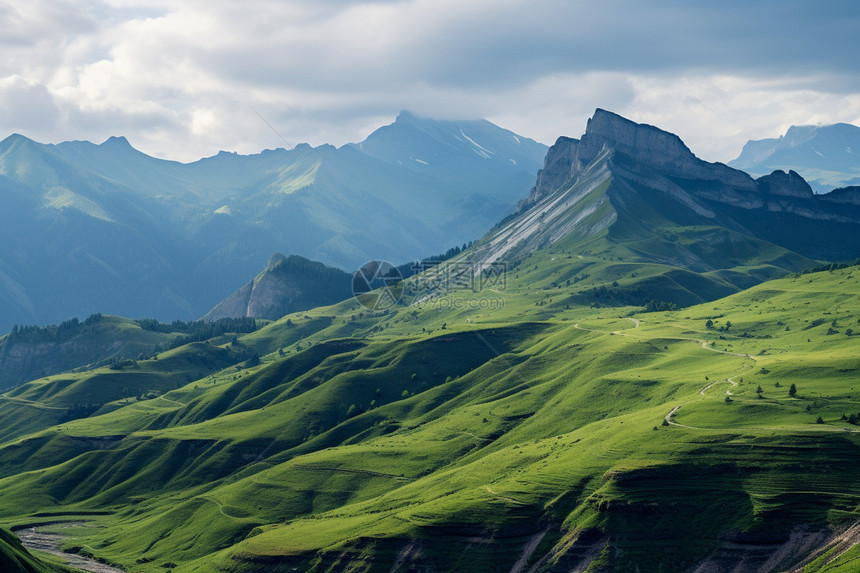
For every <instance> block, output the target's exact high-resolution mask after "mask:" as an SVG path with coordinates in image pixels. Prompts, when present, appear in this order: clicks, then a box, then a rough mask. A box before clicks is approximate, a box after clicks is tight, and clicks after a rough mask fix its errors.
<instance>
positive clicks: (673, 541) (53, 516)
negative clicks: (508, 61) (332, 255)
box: [0, 110, 860, 573]
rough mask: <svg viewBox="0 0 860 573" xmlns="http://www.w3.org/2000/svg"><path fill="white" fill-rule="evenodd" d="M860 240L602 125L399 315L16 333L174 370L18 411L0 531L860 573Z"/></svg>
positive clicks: (509, 564)
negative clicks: (859, 462)
mask: <svg viewBox="0 0 860 573" xmlns="http://www.w3.org/2000/svg"><path fill="white" fill-rule="evenodd" d="M466 141H468V140H466ZM476 141H477V140H476ZM482 145H483V144H482ZM487 149H489V148H487ZM403 154H404V157H415V152H414V151H413V150H404V151H403ZM475 155H476V156H479V157H481V156H480V154H478V153H477V152H475ZM420 159H422V160H423V161H427V162H428V163H429V160H427V159H426V156H422V157H420ZM484 159H486V158H484ZM419 165H423V164H422V163H419ZM858 237H860V201H858V194H857V191H856V190H853V189H846V190H842V191H833V192H830V193H828V194H824V195H815V194H814V193H813V192H812V190H811V188H810V187H809V185H808V184H807V183H806V182H805V181H804V179H803V177H801V176H800V175H799V174H798V173H797V172H793V171H790V170H789V171H787V172H786V171H775V172H772V173H770V174H766V175H763V176H761V177H758V178H753V177H752V176H750V175H748V174H746V173H744V172H741V171H738V170H735V169H732V168H731V167H728V166H726V165H723V164H718V163H708V162H704V161H701V160H699V159H698V158H696V156H695V155H694V154H693V153H692V151H691V150H690V149H688V148H687V146H686V145H684V143H683V142H682V141H681V140H680V139H679V138H678V137H677V136H675V135H673V134H671V133H668V132H665V131H663V130H660V129H658V128H657V127H654V126H649V125H643V124H637V123H634V122H631V121H629V120H627V119H625V118H623V117H621V116H618V115H616V114H614V113H611V112H608V111H605V110H597V111H596V112H595V114H594V115H593V117H592V118H591V119H590V120H589V122H588V125H587V127H586V130H585V133H584V134H583V135H582V136H581V137H580V138H578V139H575V138H568V137H565V138H560V139H559V140H558V141H557V142H556V144H555V145H554V146H553V147H552V148H551V149H549V151H548V152H547V154H546V158H545V160H544V162H543V167H542V169H541V170H540V172H539V174H538V176H537V180H536V181H534V186H533V188H532V191H531V192H530V193H529V194H528V196H527V197H526V198H525V199H523V200H522V201H521V202H520V204H519V206H518V207H517V208H516V210H515V211H514V212H513V213H511V214H510V215H508V216H506V217H504V218H503V219H501V220H500V221H498V222H497V223H496V225H495V226H494V227H492V228H491V229H490V230H489V231H488V232H487V233H485V234H484V236H483V237H482V238H480V239H479V240H477V241H476V242H475V243H474V244H472V245H468V246H466V248H465V249H459V248H457V249H452V250H450V251H448V253H446V254H447V256H448V258H447V259H446V260H444V261H441V262H440V261H434V262H433V263H432V264H430V263H428V265H427V267H426V270H424V271H423V272H420V273H418V274H416V275H414V276H410V277H408V278H407V279H406V280H404V281H402V283H400V284H399V285H397V287H398V288H397V289H394V290H396V292H398V293H400V295H401V296H400V299H399V300H397V301H394V303H393V304H392V305H390V306H386V307H384V308H377V307H375V306H373V307H369V306H365V305H362V301H360V300H357V299H355V298H353V297H348V298H345V299H344V300H342V301H340V302H337V303H335V304H331V305H328V306H318V307H316V308H311V309H306V310H301V311H299V312H293V313H291V314H287V315H285V316H283V317H281V318H279V319H277V320H274V321H268V320H264V321H263V320H261V321H255V320H250V319H247V318H236V319H229V318H222V319H220V320H221V322H220V323H206V322H201V323H199V324H197V323H195V324H194V325H188V324H162V323H158V322H157V321H128V320H127V319H119V318H116V317H100V318H94V319H93V324H91V325H86V324H72V325H68V326H66V327H64V330H63V333H61V332H60V328H59V327H57V328H56V332H55V331H54V329H48V330H49V331H47V332H43V331H42V330H37V329H24V332H23V334H22V333H21V330H20V329H19V330H18V331H17V332H16V335H15V337H16V338H17V339H18V343H19V344H24V343H26V341H27V337H30V336H34V337H42V338H56V339H62V342H63V343H65V344H69V343H70V342H71V341H73V340H76V339H77V338H78V337H83V336H92V335H93V334H94V333H96V332H97V329H96V328H92V329H91V327H98V325H104V328H105V329H106V330H105V332H108V333H109V334H108V336H110V337H112V338H114V339H118V340H121V339H122V338H123V336H125V335H124V334H123V332H126V333H127V336H128V337H129V338H132V337H133V338H134V339H135V340H138V341H143V342H147V341H149V342H150V343H152V342H156V341H158V343H159V348H158V349H157V350H155V351H153V352H151V353H142V354H141V355H140V356H138V357H137V358H134V357H129V356H126V357H122V356H120V357H118V359H117V360H113V361H111V363H110V364H105V365H101V366H99V365H93V366H83V367H81V368H78V369H76V370H74V371H71V370H68V369H67V370H66V371H63V372H58V373H55V374H52V375H49V376H45V377H42V378H39V379H37V380H31V381H29V382H26V383H24V384H20V385H18V386H17V387H15V388H13V389H11V390H8V391H6V392H5V393H4V394H2V395H0V526H2V528H5V529H6V530H11V531H13V532H15V533H17V534H18V535H19V536H20V537H21V539H23V540H24V541H25V545H26V544H27V543H29V542H28V541H27V539H29V538H30V537H31V536H32V535H39V534H48V535H51V536H54V537H55V538H56V539H61V540H65V541H57V542H56V543H58V544H64V546H65V547H66V549H68V550H69V551H71V552H73V553H75V554H76V555H77V556H78V557H82V558H85V559H95V558H97V559H99V560H101V562H106V563H110V564H113V565H115V566H121V567H123V568H124V569H125V570H127V571H134V572H136V573H151V572H155V571H165V570H171V571H175V572H176V573H192V572H196V573H202V572H212V571H216V572H217V571H222V572H225V573H226V572H231V573H262V572H270V571H293V570H296V571H313V572H333V571H386V572H394V573H397V572H405V571H422V572H427V573H435V572H443V571H445V572H447V571H465V570H468V571H476V572H486V573H490V572H496V571H514V572H519V573H523V572H534V573H561V572H569V571H588V572H592V573H606V572H620V571H687V572H697V573H701V572H715V573H723V572H726V573H727V572H730V571H731V572H735V573H747V572H749V573H752V572H771V571H773V572H777V571H804V572H805V573H824V572H830V573H833V572H837V573H847V572H850V571H854V569H855V567H854V565H855V564H856V560H857V558H858V557H860V552H859V551H860V550H858V547H860V545H858V542H860V511H858V507H860V478H858V474H857V472H856V470H855V466H856V458H857V451H858V447H860V431H858V430H857V424H858V423H860V401H858V400H857V398H856V392H855V389H854V386H855V385H856V375H857V373H858V363H857V349H858V347H857V344H858V340H860V338H858V337H857V335H856V334H855V332H854V330H855V329H856V330H860V288H858V282H860V266H858V265H857V264H856V262H855V261H857V257H858V255H860V244H858V240H860V239H858ZM303 269H312V272H308V273H307V274H308V276H309V275H310V274H312V273H319V274H320V276H329V273H332V274H331V277H332V283H333V285H334V286H336V285H338V284H339V282H340V281H341V280H342V279H343V278H344V277H343V275H340V274H338V272H339V271H336V270H333V269H331V268H326V267H325V266H324V265H322V264H321V263H313V262H310V261H308V260H306V259H303V258H296V257H287V256H284V255H274V256H272V257H271V258H270V260H269V264H268V265H267V267H266V269H265V270H263V272H262V273H259V274H257V275H256V277H255V278H254V279H253V280H252V281H251V282H250V283H247V279H248V278H250V277H251V276H253V274H249V276H248V277H246V279H245V282H246V283H247V284H246V286H245V287H242V288H241V289H240V290H239V291H237V292H236V293H234V295H232V296H231V297H230V298H229V299H227V301H226V302H225V303H223V304H222V305H219V307H220V310H219V312H224V313H225V314H232V313H233V312H234V311H235V312H238V313H239V314H240V315H241V316H243V317H247V315H248V313H249V308H250V307H251V306H254V305H258V308H259V309H260V311H259V312H260V313H263V312H273V313H275V314H277V313H279V312H282V311H288V310H289V306H288V305H290V304H292V303H293V302H295V301H299V302H300V303H301V304H302V305H306V304H314V303H313V302H312V301H311V300H310V296H311V295H315V294H317V293H314V292H313V290H312V289H309V287H308V286H306V285H300V284H298V282H297V281H298V280H299V277H298V276H297V274H298V275H301V274H302V273H303ZM296 270H298V273H296ZM401 291H402V292H401ZM255 293H256V294H255ZM281 293H283V294H281ZM284 295H285V296H284ZM294 295H298V296H294ZM280 303H283V304H284V305H285V306H278V304H280ZM219 307H216V309H218V308H219ZM252 314H256V312H253V313H252ZM231 321H233V322H231ZM215 324H221V325H223V328H219V329H214V330H212V331H211V332H210V331H209V330H208V329H207V328H206V327H207V326H208V325H215ZM201 325H202V327H203V328H202V330H200V331H199V332H202V333H203V334H202V336H196V335H195V336H190V335H189V337H188V338H187V339H179V337H177V336H176V335H177V334H179V330H178V329H184V330H185V331H187V332H191V331H192V330H193V329H199V328H201ZM88 329H89V330H88ZM147 333H156V334H158V335H159V336H157V337H152V338H149V337H150V336H151V335H150V334H147ZM4 340H5V342H6V343H9V342H10V341H9V337H6V338H5V339H4ZM39 340H42V339H41V338H40V339H39ZM36 342H38V341H36ZM10 347H11V346H10ZM57 348H60V347H57V346H55V347H52V349H57ZM88 348H94V347H93V346H92V345H91V346H89V347H88ZM111 350H112V351H115V349H113V348H112V349H111ZM20 354H21V353H20V352H19V355H20ZM51 354H57V352H56V351H54V352H51ZM28 547H33V546H32V545H29V546H28ZM4 558H5V559H8V560H16V561H17V562H19V563H26V564H27V566H29V567H31V569H32V570H34V571H43V570H44V571H47V570H51V568H50V566H49V565H40V564H39V563H35V564H33V561H34V560H35V559H37V558H38V555H36V556H35V557H34V555H31V554H29V553H27V551H26V550H25V548H24V547H22V546H20V545H18V544H17V542H16V540H15V539H14V538H13V537H12V536H11V535H9V534H7V533H6V532H5V531H4V530H3V529H0V559H4Z"/></svg>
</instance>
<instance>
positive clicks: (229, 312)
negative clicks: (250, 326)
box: [203, 253, 352, 320]
mask: <svg viewBox="0 0 860 573" xmlns="http://www.w3.org/2000/svg"><path fill="white" fill-rule="evenodd" d="M351 281H352V275H350V274H349V273H346V272H344V271H342V270H340V269H336V268H333V267H327V266H325V265H323V264H322V263H318V262H315V261H309V260H308V259H306V258H304V257H300V256H297V255H291V256H289V257H286V256H284V255H282V254H281V253H275V254H273V255H272V256H271V257H269V262H268V264H267V265H266V269H265V270H264V271H263V272H262V273H260V274H259V275H257V276H256V277H255V278H254V280H252V281H251V282H249V283H248V284H246V285H245V286H243V287H242V288H240V289H239V290H237V291H236V292H234V293H233V294H232V295H230V296H229V297H227V298H226V299H224V300H223V301H221V302H220V303H218V304H217V305H216V306H215V308H213V309H212V310H210V311H209V312H208V313H207V314H206V316H204V317H203V320H218V319H219V318H242V317H249V318H264V319H268V320H277V319H278V318H281V317H282V316H284V315H285V314H289V313H291V312H298V311H301V310H307V309H309V308H314V307H317V306H324V305H328V304H333V303H336V302H339V301H341V300H344V299H346V298H349V297H350V296H352V290H351V284H352V283H351Z"/></svg>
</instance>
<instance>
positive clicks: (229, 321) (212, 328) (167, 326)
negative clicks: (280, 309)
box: [136, 317, 257, 351]
mask: <svg viewBox="0 0 860 573" xmlns="http://www.w3.org/2000/svg"><path fill="white" fill-rule="evenodd" d="M136 322H137V324H138V325H140V327H141V328H143V329H144V330H149V331H152V332H163V333H167V334H170V333H180V334H184V336H177V337H176V338H174V339H173V341H172V342H170V343H169V344H168V345H166V347H162V348H161V349H159V351H163V350H170V349H171V348H177V347H179V346H182V345H183V344H188V343H190V342H202V341H204V340H209V339H210V338H215V337H216V336H221V335H223V334H227V333H248V332H254V331H255V330H257V321H256V320H255V319H253V318H247V317H242V318H219V319H218V320H213V321H211V322H210V321H207V320H192V321H190V322H185V321H182V320H174V321H173V322H170V323H166V322H159V321H157V320H155V319H154V318H144V319H141V320H137V321H136Z"/></svg>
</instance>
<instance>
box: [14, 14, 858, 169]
mask: <svg viewBox="0 0 860 573" xmlns="http://www.w3.org/2000/svg"><path fill="white" fill-rule="evenodd" d="M728 4H729V5H728V6H721V7H720V9H719V10H717V9H715V8H710V7H702V6H700V5H698V4H692V3H686V2H681V1H678V2H674V1H666V2H660V3H653V4H650V5H647V6H646V5H644V4H642V3H639V2H634V1H633V0H611V1H608V2H605V3H599V4H598V3H593V2H582V1H575V2H571V1H561V0H542V1H538V2H526V1H525V0H496V1H494V2H489V1H487V0H476V1H473V2H460V1H458V0H457V1H455V0H412V1H398V2H394V1H392V2H380V1H377V2H362V1H352V2H349V1H334V0H330V1H312V0H301V1H295V0H293V1H289V2H281V1H274V0H254V1H250V2H243V3H237V2H203V1H200V0H192V1H189V2H183V3H173V2H149V3H140V2H135V1H131V0H108V1H107V2H89V3H83V4H81V3H74V4H72V3H69V2H66V3H63V2H48V1H46V0H36V1H34V2H29V3H20V2H18V3H14V4H13V3H12V2H5V3H4V2H3V0H0V25H2V26H3V29H4V31H8V32H4V35H3V37H2V38H0V48H2V49H3V50H4V58H3V59H2V61H0V137H2V135H3V133H4V132H6V133H8V132H11V131H13V130H16V131H22V132H24V134H25V135H28V136H30V137H33V138H35V139H39V140H42V141H58V140H63V139H81V138H86V139H91V140H94V141H101V140H103V139H105V138H106V137H108V136H109V135H126V136H127V137H128V138H129V140H130V141H131V142H132V144H133V145H135V146H137V147H138V148H140V149H142V150H143V151H145V152H147V153H151V154H154V155H158V156H167V157H171V158H175V159H180V160H193V159H197V158H199V157H201V156H204V155H211V154H214V153H216V152H217V151H218V150H219V149H228V150H237V151H239V152H242V153H253V152H256V151H259V150H260V149H261V148H264V147H274V146H278V145H283V142H281V141H280V140H279V139H278V137H277V136H276V135H275V134H273V133H272V132H271V130H270V129H269V128H268V127H267V126H266V125H265V123H264V122H262V121H261V120H260V118H259V117H258V116H257V113H259V114H260V115H261V116H263V117H265V118H266V119H267V120H268V121H269V122H271V123H272V125H273V126H275V127H276V128H277V130H278V131H279V132H280V133H281V134H282V135H283V136H284V138H285V139H287V141H289V142H290V143H297V142H300V141H308V142H310V143H312V144H319V143H323V142H331V143H335V144H342V143H346V142H348V141H356V140H359V139H361V138H362V137H364V136H365V135H367V133H368V132H369V131H370V130H371V129H372V128H373V127H376V126H378V125H379V123H381V122H385V121H390V120H391V119H393V118H394V116H395V115H396V113H397V112H398V111H399V110H400V109H412V110H414V111H416V112H418V113H421V114H424V115H428V116H437V117H460V118H474V117H487V118H489V119H491V120H493V121H495V122H497V123H499V124H500V125H503V126H504V127H507V128H509V129H512V130H514V131H517V132H519V133H522V134H523V135H526V136H529V137H533V138H535V139H538V140H541V141H544V142H546V143H552V142H553V141H554V140H555V139H556V137H557V136H559V135H572V136H578V135H580V134H581V132H582V130H583V128H584V125H585V119H586V118H587V117H588V116H589V115H590V114H591V112H592V111H593V110H594V108H595V107H604V108H607V109H611V110H613V111H616V112H618V113H621V114H623V115H628V116H629V117H631V118H632V119H634V120H637V121H647V122H650V123H654V124H656V125H658V126H660V127H662V128H664V129H668V130H670V131H675V132H677V133H678V134H679V135H681V137H682V138H683V139H684V140H685V141H686V142H687V143H688V145H690V147H691V148H692V149H693V150H694V151H695V152H697V153H698V154H699V155H700V156H702V157H703V158H706V159H720V160H728V159H730V158H732V157H733V156H734V155H735V154H736V153H737V152H738V151H739V150H740V146H741V145H742V144H743V143H744V141H745V140H746V139H748V138H761V137H766V136H773V135H776V134H778V133H779V132H780V131H784V129H785V128H786V127H787V126H788V125H789V124H791V123H808V122H816V121H823V122H828V121H837V120H842V121H857V119H858V117H860V110H858V107H857V105H858V104H857V92H858V86H857V83H858V79H857V78H858V77H860V76H858V74H857V73H856V72H857V69H856V68H857V65H856V63H855V62H854V60H855V58H854V57H853V56H852V54H854V53H855V52H856V49H855V48H856V46H857V38H856V34H855V33H854V30H856V26H855V25H854V24H856V23H857V22H858V17H857V16H858V13H860V10H858V9H857V8H855V7H854V4H851V3H841V2H834V3H832V4H830V5H828V7H826V8H822V7H817V8H816V7H815V5H813V3H809V2H807V3H804V2H802V1H800V0H785V1H779V2H776V1H774V0H768V1H764V2H760V3H755V5H754V6H750V5H747V4H746V3H741V2H739V1H738V2H735V1H734V0H728ZM774 19H776V21H774ZM777 24H778V25H777ZM810 70H816V71H815V73H812V72H810ZM750 78H755V79H750Z"/></svg>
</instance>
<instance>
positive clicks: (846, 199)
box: [821, 186, 860, 205]
mask: <svg viewBox="0 0 860 573" xmlns="http://www.w3.org/2000/svg"><path fill="white" fill-rule="evenodd" d="M821 198H822V199H823V200H825V201H829V202H832V203H847V204H850V205H860V187H856V186H854V187H842V188H841V189H834V190H833V191H831V192H830V193H828V194H826V195H821Z"/></svg>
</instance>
